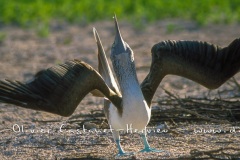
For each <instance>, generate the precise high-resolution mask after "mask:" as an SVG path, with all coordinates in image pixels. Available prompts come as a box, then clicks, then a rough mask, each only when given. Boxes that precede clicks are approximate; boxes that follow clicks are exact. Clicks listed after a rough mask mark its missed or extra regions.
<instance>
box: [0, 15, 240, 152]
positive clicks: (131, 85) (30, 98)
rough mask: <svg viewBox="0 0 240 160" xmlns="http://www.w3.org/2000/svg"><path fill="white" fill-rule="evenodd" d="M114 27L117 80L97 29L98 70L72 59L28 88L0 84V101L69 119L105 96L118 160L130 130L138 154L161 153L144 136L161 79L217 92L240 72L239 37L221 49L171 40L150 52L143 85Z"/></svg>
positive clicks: (44, 73) (5, 82)
mask: <svg viewBox="0 0 240 160" xmlns="http://www.w3.org/2000/svg"><path fill="white" fill-rule="evenodd" d="M114 24H115V30H116V33H115V39H114V43H113V45H112V48H111V55H110V59H111V61H112V66H113V70H114V72H115V75H116V79H115V78H114V76H113V71H112V70H111V68H110V66H109V63H108V61H107V58H106V55H105V51H104V48H103V46H102V43H101V40H100V37H99V35H98V33H97V30H96V29H95V28H94V29H93V33H94V36H95V40H96V43H97V47H98V71H97V70H95V69H94V68H93V67H91V66H90V65H89V64H87V63H85V62H83V61H81V60H76V59H74V60H70V61H67V62H65V63H63V64H59V65H56V66H53V67H50V68H48V69H46V70H44V71H42V72H39V73H38V74H37V76H35V78H34V79H33V80H32V81H30V82H27V83H22V82H19V81H12V80H0V102H2V103H10V104H14V105H17V106H21V107H24V108H28V109H34V110H41V111H46V112H50V113H54V114H57V115H61V116H70V115H72V114H73V112H74V110H75V109H76V108H77V107H78V105H79V103H80V102H81V100H82V99H83V98H84V97H85V96H86V95H87V94H88V93H92V94H93V95H94V96H99V97H104V113H105V115H106V118H107V120H108V123H109V125H110V126H111V127H112V128H113V138H114V141H115V142H116V145H117V148H118V153H117V155H116V156H124V155H132V154H133V153H131V152H130V153H128V152H125V151H124V150H123V148H122V146H121V144H120V134H119V132H120V131H121V130H127V129H128V127H129V125H131V128H133V129H136V130H139V131H142V132H139V133H140V135H141V137H142V139H143V144H144V148H143V149H142V150H140V152H163V150H157V149H154V148H151V147H150V145H149V143H148V141H147V137H146V132H145V131H144V128H145V127H146V126H147V124H148V122H149V120H150V117H151V101H152V98H153V96H154V94H155V92H156V89H157V88H158V86H159V84H160V82H161V81H162V79H163V78H164V77H165V76H166V75H168V74H172V75H179V76H182V77H185V78H188V79H190V80H193V81H195V82H197V83H199V84H201V85H203V86H205V87H207V88H209V89H216V88H218V87H219V86H221V85H222V84H223V83H224V82H226V81H227V80H228V79H229V78H231V77H232V76H234V75H235V74H236V73H237V72H239V68H240V39H239V38H238V39H235V40H234V41H233V42H231V43H230V44H229V45H228V46H227V47H223V48H222V47H220V46H217V45H214V44H211V43H208V42H202V41H174V40H167V41H161V42H159V43H157V44H155V45H154V46H153V47H152V49H151V52H152V63H151V66H150V71H149V73H148V75H147V76H146V78H145V79H144V80H143V82H142V83H141V84H140V83H139V81H138V79H137V75H136V69H135V61H134V52H133V51H132V49H131V48H130V46H129V45H128V44H127V43H126V42H125V41H124V40H123V38H122V35H121V33H120V29H119V25H118V21H117V18H116V16H115V17H114ZM118 85H119V87H118Z"/></svg>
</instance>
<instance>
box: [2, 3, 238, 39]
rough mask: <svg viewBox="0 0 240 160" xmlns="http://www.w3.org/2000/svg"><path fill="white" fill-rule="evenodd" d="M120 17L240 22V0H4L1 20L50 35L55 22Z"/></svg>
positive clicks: (143, 21)
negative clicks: (50, 25)
mask: <svg viewBox="0 0 240 160" xmlns="http://www.w3.org/2000/svg"><path fill="white" fill-rule="evenodd" d="M114 13H116V14H117V16H118V18H121V19H124V20H126V21H129V22H131V23H133V25H134V26H135V27H137V28H141V27H142V26H144V25H146V24H149V23H151V22H154V21H158V20H163V19H182V20H191V21H194V22H196V23H197V24H198V25H206V24H210V23H211V24H212V23H214V24H215V23H221V24H230V23H239V22H240V1H239V0H223V1H219V0H184V1H182V0H151V1H146V0H136V1H132V0H94V1H89V0H34V1H33V0H11V1H9V0H1V1H0V24H1V25H6V24H8V25H9V24H11V25H17V26H20V27H25V28H26V27H31V28H35V29H36V30H37V31H38V33H39V35H40V36H47V34H48V32H49V29H50V28H49V24H50V23H52V22H55V23H56V22H57V23H62V22H68V23H74V24H81V25H86V24H89V23H90V22H93V21H100V20H111V18H110V17H112V15H113V14H114Z"/></svg>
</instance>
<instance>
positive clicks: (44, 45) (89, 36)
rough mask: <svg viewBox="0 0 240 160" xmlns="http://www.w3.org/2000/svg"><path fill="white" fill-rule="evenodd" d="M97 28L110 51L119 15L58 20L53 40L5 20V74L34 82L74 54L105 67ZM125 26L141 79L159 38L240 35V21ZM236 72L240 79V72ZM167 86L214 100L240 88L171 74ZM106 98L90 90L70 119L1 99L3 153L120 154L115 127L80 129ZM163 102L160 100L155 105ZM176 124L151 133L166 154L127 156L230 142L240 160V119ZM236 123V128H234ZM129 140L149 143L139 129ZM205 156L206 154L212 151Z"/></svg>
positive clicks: (187, 152) (133, 146)
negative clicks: (91, 20) (214, 86)
mask: <svg viewBox="0 0 240 160" xmlns="http://www.w3.org/2000/svg"><path fill="white" fill-rule="evenodd" d="M92 27H96V29H97V30H98V33H99V35H100V37H101V40H102V43H103V45H104V48H105V50H106V53H107V55H108V57H109V53H110V47H111V45H112V43H113V40H114V24H113V22H111V21H102V22H96V23H92V24H89V25H87V26H77V25H69V24H61V25H59V24H52V26H51V32H50V35H49V37H47V38H40V37H38V36H37V34H36V32H34V31H32V30H27V29H20V28H18V27H13V26H2V27H1V28H0V31H1V32H3V33H4V34H6V38H5V39H4V40H3V42H1V44H0V68H1V69H0V79H5V78H7V79H11V80H19V81H28V80H30V79H31V78H32V77H33V75H34V74H35V73H36V72H37V71H39V70H40V69H45V68H47V67H50V66H52V65H54V64H58V63H60V62H65V61H66V60H70V59H81V60H83V61H85V62H87V63H89V64H90V65H92V66H93V67H95V68H97V56H96V54H97V47H96V43H95V40H94V37H93V33H92ZM120 29H121V33H122V36H123V38H124V40H125V41H126V42H127V43H128V44H129V45H130V46H131V48H132V49H133V51H134V53H135V64H136V68H137V74H138V78H139V82H141V81H142V80H143V79H144V77H145V76H146V75H147V73H148V71H149V67H150V64H151V53H150V51H151V47H152V46H153V45H154V44H156V43H157V42H160V41H162V40H198V41H199V40H201V41H208V42H211V43H214V44H217V45H221V46H226V45H228V44H229V43H230V42H231V41H232V40H234V39H235V38H238V37H240V33H239V29H240V25H239V24H234V25H209V26H204V27H198V26H197V25H196V24H195V23H193V22H188V21H181V20H171V21H170V20H165V21H161V22H156V23H154V24H150V25H149V26H144V27H143V28H142V29H136V28H134V27H133V26H132V25H131V24H129V23H127V22H122V21H120ZM235 78H236V80H237V81H238V82H240V74H237V75H236V76H235ZM161 87H162V88H165V89H167V90H170V91H171V92H173V93H175V94H177V95H179V96H180V97H187V96H191V97H211V98H214V97H218V96H219V93H221V96H222V97H229V96H231V95H233V94H239V93H238V92H237V91H235V90H234V89H233V88H231V86H230V85H228V83H226V84H224V85H222V86H221V87H220V88H219V89H217V90H213V91H209V90H208V89H206V88H204V87H202V86H200V85H198V84H196V83H195V82H192V81H190V80H187V79H185V78H182V77H178V76H167V77H165V78H164V80H163V81H162V83H161ZM161 87H159V89H158V90H157V92H156V94H155V97H154V101H155V102H156V101H158V100H160V99H161V98H162V97H166V96H167V95H166V93H165V92H164V91H163V89H162V88H161ZM102 104H103V100H102V99H101V98H95V97H92V96H91V95H88V96H87V97H86V98H85V99H84V100H83V101H82V102H81V104H79V107H78V108H77V109H76V111H75V112H74V114H73V115H72V116H71V117H67V118H65V117H60V116H57V115H54V114H50V113H45V112H40V111H33V110H28V109H23V108H20V107H16V106H14V105H10V104H2V103H1V104H0V132H1V133H0V159H90V158H92V159H114V157H115V155H116V153H117V148H116V145H115V143H114V142H113V141H112V135H111V132H109V131H107V132H101V133H96V132H94V130H88V131H87V132H82V133H79V130H78V129H80V130H81V129H82V127H83V126H82V125H80V124H81V123H80V122H81V121H82V120H85V119H89V117H84V118H83V117H81V116H80V114H83V113H91V111H93V110H100V109H102V108H103V105H102ZM157 105H158V104H157V103H153V106H157ZM159 107H160V108H161V106H159ZM163 124H164V122H163V121H159V123H158V125H157V127H159V126H161V125H163ZM89 127H90V128H91V126H89ZM97 127H99V126H97ZM151 127H156V126H151ZM171 127H172V128H170V130H172V131H173V132H166V133H156V132H155V133H154V132H151V133H149V134H148V139H149V143H150V145H151V146H152V147H155V148H157V149H162V150H164V151H165V152H162V153H136V154H135V155H134V156H127V157H121V159H126V158H127V159H129V158H130V159H156V158H159V159H176V158H182V159H191V158H192V157H191V156H192V155H193V154H194V153H197V152H199V151H212V150H219V152H221V149H222V148H223V149H222V152H226V153H229V154H230V153H231V154H235V155H236V156H235V158H236V159H237V158H240V156H239V154H240V153H239V150H240V148H239V145H240V125H239V123H236V124H232V123H225V124H217V123H214V124H213V123H210V122H204V123H197V122H196V123H188V122H174V125H171ZM233 127H235V129H236V130H235V131H236V132H233V131H232V130H233V129H234V128H233ZM22 128H23V129H22ZM155 129H156V128H155ZM198 129H205V130H209V129H212V130H214V129H215V131H216V130H217V131H219V130H221V131H223V132H221V133H208V134H207V133H196V132H197V130H198ZM152 130H154V129H152ZM33 131H34V133H32V132H33ZM61 131H62V132H61ZM121 138H122V147H123V148H124V149H125V150H126V151H131V152H138V151H139V150H140V149H142V147H143V143H142V141H141V139H140V137H139V135H138V134H123V135H122V136H121ZM236 148H238V149H239V150H236ZM199 153H200V152H199ZM226 155H227V154H226ZM200 157H201V156H200ZM202 157H203V158H204V155H203V156H202ZM229 157H231V156H229ZM229 157H228V156H225V157H220V158H223V159H227V158H229ZM205 158H206V157H205ZM231 158H234V157H231Z"/></svg>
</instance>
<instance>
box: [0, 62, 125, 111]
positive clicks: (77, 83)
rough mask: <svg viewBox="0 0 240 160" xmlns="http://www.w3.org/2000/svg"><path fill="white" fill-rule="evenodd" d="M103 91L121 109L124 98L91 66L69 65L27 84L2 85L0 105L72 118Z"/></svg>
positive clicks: (55, 67) (8, 83) (55, 69)
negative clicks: (89, 97) (87, 98)
mask: <svg viewBox="0 0 240 160" xmlns="http://www.w3.org/2000/svg"><path fill="white" fill-rule="evenodd" d="M94 89H97V90H100V91H101V92H102V93H103V94H104V95H105V96H106V97H107V98H108V99H110V100H111V101H112V103H114V104H115V106H116V107H118V106H119V105H118V104H120V103H121V98H120V97H119V96H118V95H117V94H116V93H115V92H113V91H112V90H111V89H110V88H108V86H107V85H106V83H105V82H104V80H103V79H102V77H101V76H100V75H99V74H98V73H97V71H95V70H94V69H93V68H92V67H91V66H90V65H88V64H86V63H84V62H82V61H79V60H72V61H67V62H66V63H64V64H60V65H56V66H54V67H51V68H49V69H47V70H45V71H43V72H42V73H41V74H39V75H38V76H37V77H36V78H35V79H34V80H33V81H31V82H28V83H26V84H23V83H20V82H17V81H10V80H1V81H0V102H4V103H11V104H15V105H18V106H21V107H24V108H29V109H34V110H42V111H46V112H50V113H55V114H58V115H61V116H70V115H71V114H72V113H73V112H74V110H75V109H76V107H77V106H78V104H79V103H80V102H81V100H82V99H83V98H84V97H85V96H86V94H88V93H89V92H90V91H92V90H94Z"/></svg>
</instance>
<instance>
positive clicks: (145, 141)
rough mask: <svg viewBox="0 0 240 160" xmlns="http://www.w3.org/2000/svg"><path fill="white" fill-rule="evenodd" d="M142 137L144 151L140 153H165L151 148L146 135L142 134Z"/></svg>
mask: <svg viewBox="0 0 240 160" xmlns="http://www.w3.org/2000/svg"><path fill="white" fill-rule="evenodd" d="M141 137H142V139H143V144H144V149H142V150H141V151H140V152H164V150H157V149H155V148H151V147H150V145H149V144H148V141H147V137H146V133H143V134H141Z"/></svg>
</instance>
